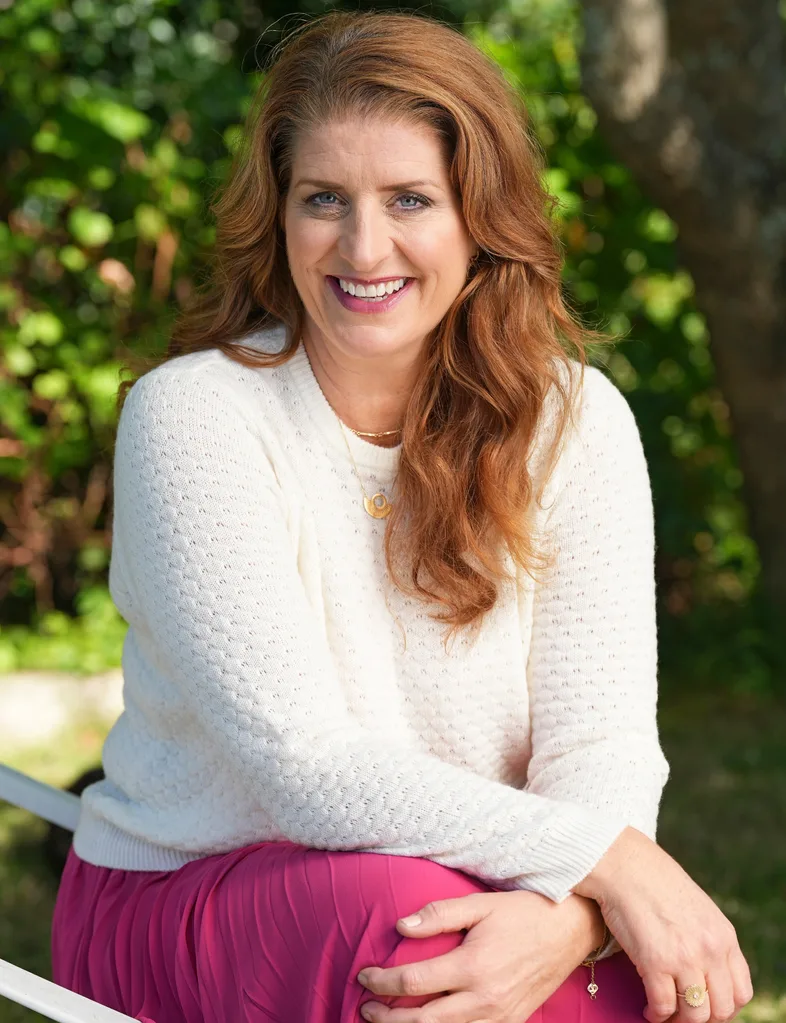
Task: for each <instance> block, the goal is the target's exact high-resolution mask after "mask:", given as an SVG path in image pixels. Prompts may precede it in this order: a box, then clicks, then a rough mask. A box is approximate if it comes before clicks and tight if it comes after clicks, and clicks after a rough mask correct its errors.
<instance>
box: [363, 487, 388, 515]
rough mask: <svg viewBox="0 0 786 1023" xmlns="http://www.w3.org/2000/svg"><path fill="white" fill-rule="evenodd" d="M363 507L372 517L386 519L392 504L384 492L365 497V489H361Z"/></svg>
mask: <svg viewBox="0 0 786 1023" xmlns="http://www.w3.org/2000/svg"><path fill="white" fill-rule="evenodd" d="M360 486H361V488H362V486H363V484H362V483H361V484H360ZM363 507H364V508H365V509H366V511H367V512H368V513H369V515H370V516H371V517H372V518H373V519H386V518H387V517H388V515H390V513H391V512H392V511H393V505H392V504H391V503H390V501H388V499H387V498H386V497H385V495H384V494H374V496H373V497H367V496H366V492H365V490H364V491H363Z"/></svg>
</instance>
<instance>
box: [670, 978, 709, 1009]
mask: <svg viewBox="0 0 786 1023" xmlns="http://www.w3.org/2000/svg"><path fill="white" fill-rule="evenodd" d="M677 994H678V995H679V996H680V998H684V999H685V1001H686V1002H687V1003H688V1005H690V1006H692V1007H693V1008H694V1009H698V1008H699V1006H700V1005H704V999H705V998H706V997H707V989H706V987H702V985H701V984H691V985H690V986H689V987H686V988H685V993H684V994H683V993H682V992H681V991H678V992H677Z"/></svg>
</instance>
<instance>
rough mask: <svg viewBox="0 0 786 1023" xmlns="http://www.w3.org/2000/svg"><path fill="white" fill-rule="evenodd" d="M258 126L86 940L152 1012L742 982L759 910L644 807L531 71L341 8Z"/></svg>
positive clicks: (470, 1000)
mask: <svg viewBox="0 0 786 1023" xmlns="http://www.w3.org/2000/svg"><path fill="white" fill-rule="evenodd" d="M245 137H246V142H247V145H246V146H245V147H244V148H243V149H242V150H241V152H240V153H239V154H238V156H237V158H236V163H235V166H234V168H233V171H232V174H231V175H230V181H229V184H228V186H227V188H226V190H225V193H224V195H223V197H222V199H221V200H220V202H218V204H217V206H216V213H217V219H218V244H217V260H218V261H217V265H216V269H215V273H214V275H213V278H212V284H209V286H208V288H207V289H205V291H204V293H203V294H202V295H201V297H200V299H199V301H198V302H197V303H195V304H194V305H193V307H192V308H191V309H190V310H189V311H188V312H187V313H186V314H185V315H184V316H183V318H182V320H181V322H180V323H179V324H178V326H177V329H176V331H175V335H174V337H173V340H172V343H171V345H170V350H169V352H168V353H167V357H166V358H165V360H164V361H163V363H162V364H160V365H157V366H155V367H154V368H152V369H151V370H150V371H149V372H147V373H145V374H143V375H142V376H141V377H140V378H139V379H138V380H136V382H135V383H134V384H133V386H132V387H131V388H130V390H129V391H128V393H127V396H126V398H125V403H124V404H123V407H122V414H121V418H120V423H119V427H118V435H117V446H116V452H115V509H114V532H113V548H112V561H111V567H110V586H111V592H112V596H113V599H114V600H115V602H116V604H117V606H118V608H119V610H120V611H121V613H122V614H123V616H124V617H125V618H126V620H127V621H128V623H129V630H128V635H127V639H126V643H125V647H124V652H123V669H124V676H125V711H124V713H123V715H122V716H121V718H120V719H119V721H118V722H117V724H116V725H115V727H114V728H113V730H112V732H111V734H110V735H109V737H108V739H107V742H106V746H105V750H104V767H105V770H106V775H107V777H106V779H105V780H104V781H102V782H100V783H98V784H96V785H93V786H91V787H90V788H89V789H88V790H87V791H86V792H85V794H84V796H83V804H84V805H83V812H82V817H81V819H80V822H79V827H78V829H77V831H76V834H75V838H74V845H73V849H72V851H71V853H70V855H69V861H68V864H67V867H66V871H65V874H64V877H63V882H62V885H61V890H60V892H59V895H58V901H57V906H56V912H55V918H54V926H53V958H54V974H55V978H56V979H57V981H58V982H59V983H61V984H64V985H66V986H68V987H71V988H73V989H75V990H78V991H81V992H82V993H84V994H87V995H89V996H91V997H93V998H96V999H97V1000H99V1001H101V1002H104V1003H106V1004H108V1005H111V1006H113V1007H115V1008H117V1009H120V1010H122V1011H124V1012H126V1013H128V1014H130V1015H135V1016H138V1017H140V1018H149V1019H153V1020H155V1021H156V1023H175V1021H178V1023H179V1021H187V1023H192V1021H193V1023H196V1021H202V1020H205V1021H209V1023H213V1021H227V1023H229V1021H232V1023H238V1021H241V1020H249V1021H251V1020H254V1021H256V1020H260V1021H262V1020H265V1021H269V1020H281V1021H287V1023H322V1021H324V1023H349V1021H351V1020H352V1021H353V1020H357V1019H358V1018H359V1016H360V1013H361V1009H362V1015H363V1017H364V1018H365V1019H370V1020H374V1021H378V1023H382V1021H386V1023H415V1021H419V1023H423V1021H426V1020H428V1021H430V1023H434V1021H440V1023H471V1021H478V1020H483V1021H489V1023H492V1021H493V1023H503V1021H504V1023H523V1021H524V1020H526V1019H531V1020H535V1021H544V1023H545V1021H546V1020H549V1021H563V1020H566V1021H569V1020H582V1021H585V1023H587V1021H595V1020H598V1021H600V1020H630V1021H632V1020H638V1019H640V1018H641V1014H642V1010H644V1009H645V1007H646V1018H647V1019H649V1020H650V1021H651V1023H654V1021H656V1020H664V1019H667V1018H668V1017H670V1016H673V1015H674V1013H676V1016H675V1017H674V1018H675V1019H677V1020H680V1021H682V1020H691V1021H697V1023H698V1021H706V1020H713V1021H716V1020H725V1019H729V1018H731V1017H732V1016H733V1014H734V1013H735V1012H736V1010H737V1009H738V1008H739V1007H740V1006H742V1005H743V1004H745V1003H746V1002H747V1001H748V1000H749V999H750V997H751V987H750V975H749V971H748V967H747V964H746V962H745V959H744V958H743V956H742V953H741V951H740V949H739V946H738V944H737V941H736V937H735V934H734V930H733V928H732V926H731V924H730V923H729V921H728V920H727V919H726V918H725V917H724V916H723V914H722V913H721V912H720V911H719V910H718V909H717V908H716V907H715V905H714V903H713V902H712V900H711V899H710V898H709V897H708V896H707V895H706V894H705V893H704V892H702V891H701V889H699V888H698V887H697V886H696V885H695V884H694V883H693V881H691V879H690V878H689V877H688V876H687V875H686V874H685V872H684V871H683V870H682V869H681V868H680V867H679V866H678V865H677V864H676V863H675V862H674V860H673V859H672V858H671V857H669V856H668V855H667V854H666V853H665V852H664V851H663V850H661V849H660V848H659V847H658V846H657V844H656V843H655V841H654V837H655V828H656V817H657V811H658V805H659V800H660V796H661V792H662V788H663V785H664V783H665V781H666V778H667V774H668V765H667V763H666V761H665V759H664V756H663V753H662V750H661V748H660V745H659V741H658V735H657V728H656V664H655V657H656V644H655V638H656V637H655V611H654V582H653V527H652V501H651V495H650V490H649V480H648V476H647V469H646V465H645V462H644V457H643V453H642V450H641V443H640V439H639V435H638V431H637V429H636V424H635V421H634V420H633V417H632V415H631V412H630V409H629V408H628V406H627V404H626V402H625V401H624V399H623V398H622V396H621V394H620V393H619V391H617V390H616V388H614V387H613V385H612V384H611V383H609V382H608V380H607V379H606V378H605V377H604V376H603V375H602V374H601V373H600V372H599V371H598V370H596V369H593V368H590V367H586V368H584V350H583V344H584V342H585V340H586V338H587V337H588V336H589V335H587V334H586V333H585V332H582V330H581V329H580V327H579V326H578V325H577V324H576V323H575V322H574V321H573V320H572V319H571V318H570V316H569V315H568V313H567V311H566V309H565V307H564V305H563V303H562V300H561V297H560V283H559V282H560V259H559V254H558V248H557V244H556V241H555V238H554V235H553V230H552V225H551V222H550V221H549V219H548V217H547V212H546V210H547V201H546V196H545V195H544V193H543V191H542V190H541V187H540V184H539V173H540V169H541V168H540V165H539V163H538V160H537V159H536V156H535V150H534V147H533V145H532V143H531V141H530V140H529V137H528V134H527V130H526V125H525V115H524V112H523V110H522V108H521V106H520V105H519V102H518V100H517V99H516V96H515V94H514V93H513V92H512V90H511V89H510V88H509V86H508V85H507V84H506V83H505V81H504V78H503V77H502V75H501V74H500V72H499V71H498V69H497V68H496V67H495V66H494V65H493V64H492V63H491V62H490V61H488V60H487V59H486V58H485V57H484V56H483V55H482V54H481V53H480V52H479V51H478V50H477V49H475V48H474V47H473V46H472V45H471V44H470V43H469V42H468V41H467V40H465V39H464V38H463V37H462V36H461V35H459V34H458V33H456V32H455V31H453V30H452V29H449V28H447V27H445V26H443V25H441V24H440V23H438V22H436V21H432V20H430V19H428V18H423V17H416V16H412V15H405V14H399V13H395V14H368V13H364V14H354V13H353V14H346V13H337V12H333V13H331V14H329V15H327V16H325V17H323V18H321V19H319V20H317V21H315V22H313V23H311V24H310V25H308V26H306V27H305V29H304V30H303V31H301V32H298V33H295V34H294V35H293V37H292V38H290V39H289V40H288V41H287V44H286V45H285V46H284V47H283V48H282V49H281V51H280V52H279V53H278V54H277V59H276V61H275V63H274V66H273V67H272V69H271V71H270V73H269V75H268V77H267V79H266V81H265V83H264V85H263V87H262V89H261V90H260V94H259V97H258V103H257V104H255V107H254V108H253V109H252V113H251V115H250V117H249V123H248V125H247V131H246V136H245ZM407 915H420V916H421V917H422V920H421V922H420V924H419V925H417V921H416V920H412V921H410V922H408V923H407V922H404V920H403V919H402V918H403V917H404V916H407ZM612 934H613V935H614V938H611V935H612ZM361 971H362V972H361Z"/></svg>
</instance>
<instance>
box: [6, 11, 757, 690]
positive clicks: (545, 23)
mask: <svg viewBox="0 0 786 1023" xmlns="http://www.w3.org/2000/svg"><path fill="white" fill-rule="evenodd" d="M356 6H357V5H353V8H354V7H356ZM364 6H368V5H364ZM3 8H4V9H3ZM0 9H2V13H1V14H0V47H2V60H0V91H2V93H3V95H4V96H5V100H6V105H5V111H4V113H3V115H2V120H1V121H0V151H1V152H0V159H2V176H1V179H0V180H1V181H2V184H1V185H0V203H2V214H3V219H2V223H0V312H1V313H2V317H3V319H2V323H0V358H1V359H2V362H1V364H0V524H2V534H0V621H2V622H3V626H2V628H0V672H3V671H8V670H12V669H18V668H24V667H56V668H58V669H65V670H73V671H86V672H92V671H97V670H100V669H102V668H104V667H106V666H109V665H115V664H118V663H119V658H120V651H121V645H122V639H123V635H124V632H125V625H124V623H123V621H122V620H121V619H120V618H119V616H118V615H117V612H116V610H115V609H114V606H113V604H112V602H111V600H110V599H109V596H108V593H107V590H106V571H107V565H108V556H109V543H110V534H109V528H110V525H111V449H112V440H113V435H114V428H115V411H114V409H115V394H116V389H117V385H118V382H119V379H120V372H121V368H122V365H123V363H124V360H125V357H126V353H127V352H128V351H136V352H141V353H143V354H146V353H148V352H152V351H156V350H160V349H161V348H163V347H164V346H165V344H166V338H167V336H168V331H169V327H170V325H171V322H172V319H173V317H174V316H175V314H176V313H177V310H178V308H179V307H180V306H182V305H183V304H184V303H187V301H188V298H189V296H190V294H191V293H192V289H193V286H194V282H195V281H196V280H198V279H199V274H200V271H201V269H202V267H203V266H204V262H205V257H206V255H207V253H208V252H209V250H210V246H211V243H212V239H213V226H212V223H211V221H210V217H209V215H208V212H207V202H208V200H209V199H210V198H211V197H212V194H213V192H214V190H215V188H216V187H218V186H219V185H220V183H221V181H222V179H223V177H224V175H225V172H226V170H227V168H228V162H229V158H230V156H231V152H232V148H233V145H234V143H235V141H236V139H237V137H238V132H239V131H240V126H241V122H242V118H243V117H244V115H245V113H246V111H247V109H248V104H249V102H250V99H251V95H252V93H253V91H254V89H255V87H256V85H257V82H258V79H259V75H260V71H259V70H258V68H259V66H260V63H261V60H262V57H263V55H264V52H265V51H264V48H263V47H266V46H268V45H270V44H272V43H273V42H274V41H275V40H276V38H277V36H276V32H275V31H274V30H273V28H272V27H270V26H271V24H272V23H273V22H274V21H275V18H276V17H277V15H278V14H279V13H283V12H281V11H277V10H275V9H269V10H266V12H265V16H264V17H263V16H262V14H261V12H260V11H259V9H258V8H256V7H253V6H252V5H250V4H248V3H243V2H236V3H223V2H219V0H205V2H190V3H174V2H172V0H134V2H124V3H112V4H110V3H99V2H96V0H73V2H71V3H63V2H59V0H0ZM309 9H312V10H317V9H320V10H321V9H325V8H322V7H319V6H314V5H313V4H312V7H311V8H309ZM419 9H422V8H419ZM432 13H434V14H435V16H437V17H440V18H442V19H443V20H446V21H449V20H457V21H462V22H463V23H464V26H465V31H466V32H467V34H468V35H469V36H470V37H471V38H472V39H474V40H475V41H476V42H477V43H478V45H480V46H481V47H482V48H484V49H485V50H486V51H487V52H489V53H490V54H491V55H492V56H493V57H494V58H495V59H496V60H497V61H499V63H500V64H501V65H502V66H503V68H504V69H505V71H506V73H507V74H508V75H510V76H511V78H512V80H513V81H515V82H516V84H517V85H518V86H519V87H520V88H522V89H523V90H524V91H525V94H526V95H527V97H528V100H529V105H530V109H531V111H532V115H533V120H534V124H535V127H536V130H537V133H538V135H539V137H540V139H541V142H542V145H543V147H544V149H545V151H546V153H547V155H548V160H549V166H550V169H549V171H548V175H547V184H548V186H549V188H550V190H551V191H552V192H553V193H554V194H555V195H556V196H557V197H558V198H559V200H560V213H559V216H560V229H561V232H562V236H563V239H564V243H565V247H566V256H567V265H566V272H565V279H566V285H567V287H568V290H569V294H570V295H571V297H572V300H573V304H574V306H575V307H576V308H577V309H578V310H579V311H580V312H581V313H582V314H583V315H584V316H585V318H587V319H588V320H589V321H590V322H593V323H595V324H601V325H604V324H605V325H607V326H609V327H610V328H611V329H613V330H614V331H615V332H621V333H623V334H625V335H626V336H627V340H625V341H623V342H621V343H620V344H618V345H617V346H616V347H615V348H614V349H603V350H602V351H599V352H597V353H595V361H596V362H597V363H598V364H600V365H602V366H603V367H604V368H605V369H606V371H607V372H608V373H609V374H610V376H611V377H612V378H613V379H614V381H615V382H616V383H617V385H618V386H619V387H620V388H621V389H622V390H623V392H624V393H625V394H626V396H627V398H628V400H629V402H630V404H631V406H632V408H633V410H634V412H635V414H636V417H637V420H638V422H639V425H640V428H641V431H642V435H643V440H644V445H645V450H646V453H647V457H648V460H649V465H650V470H651V476H652V481H653V489H654V495H655V508H656V518H657V532H658V554H657V573H658V580H659V616H660V618H659V621H660V636H661V664H662V678H663V680H664V687H665V688H666V689H667V690H668V688H669V687H673V688H679V689H685V688H697V689H701V688H710V689H714V688H717V687H721V686H723V687H726V688H729V689H731V690H735V691H740V690H743V691H751V690H766V689H767V687H768V686H769V685H770V684H771V682H770V670H769V668H768V656H767V648H766V642H765V638H764V632H763V630H762V628H761V627H760V624H759V622H760V615H759V609H758V603H757V601H758V600H759V597H758V589H757V584H758V577H759V564H758V557H757V551H756V549H755V545H754V544H753V543H752V541H751V539H750V537H749V534H748V531H747V525H746V514H745V508H744V506H743V504H742V501H741V498H740V484H741V476H740V472H739V469H738V467H737V464H736V460H735V455H734V445H733V437H732V436H731V430H730V426H729V417H728V409H727V406H726V403H725V402H724V400H723V396H722V395H721V394H720V393H719V392H718V389H717V387H716V386H715V382H714V373H713V366H712V359H711V356H710V351H709V348H708V337H707V331H706V328H705V324H704V320H703V318H702V316H701V315H700V313H699V311H698V310H697V309H696V308H695V307H694V305H693V302H692V294H693V285H692V282H691V279H690V277H689V275H688V274H687V273H686V272H685V271H684V270H683V269H681V268H680V267H679V266H678V265H677V264H676V261H675V253H674V245H673V243H674V239H675V236H676V229H675V225H674V224H673V223H672V222H671V220H670V219H669V218H668V217H667V216H666V215H665V214H664V213H663V212H662V211H661V210H659V209H657V208H654V207H653V206H652V205H651V204H649V203H648V202H647V201H646V199H645V198H644V197H643V196H642V195H641V194H640V193H639V191H638V190H637V188H636V187H635V185H634V184H633V182H632V180H631V178H630V175H629V174H628V173H627V171H626V170H625V168H624V167H623V166H622V165H620V164H619V163H618V162H616V161H614V160H612V159H611V158H610V156H609V154H608V151H607V149H606V148H605V146H604V145H603V143H602V141H601V139H600V138H599V136H598V133H597V131H596V126H595V117H594V114H593V111H592V109H591V108H590V107H589V105H588V104H587V102H586V101H585V100H584V98H583V97H582V95H581V91H580V83H579V74H578V61H577V53H576V49H577V43H578V28H577V16H576V15H577V12H576V9H575V5H574V4H573V3H572V2H571V0H505V2H504V3H502V4H496V5H491V6H489V5H488V4H485V5H484V6H483V7H478V8H476V9H470V8H469V7H467V6H466V4H462V5H461V6H459V3H458V2H457V3H456V4H455V5H452V6H451V5H449V6H448V7H442V8H440V9H438V10H437V9H434V10H433V12H432ZM282 27H286V26H282ZM263 30H265V31H263Z"/></svg>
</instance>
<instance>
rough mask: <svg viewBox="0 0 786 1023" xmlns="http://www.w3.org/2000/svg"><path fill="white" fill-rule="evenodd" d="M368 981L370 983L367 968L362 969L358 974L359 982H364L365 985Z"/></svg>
mask: <svg viewBox="0 0 786 1023" xmlns="http://www.w3.org/2000/svg"><path fill="white" fill-rule="evenodd" d="M367 983H368V974H367V973H366V971H365V970H361V971H360V973H359V974H358V984H362V985H363V987H365V986H366V984H367Z"/></svg>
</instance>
